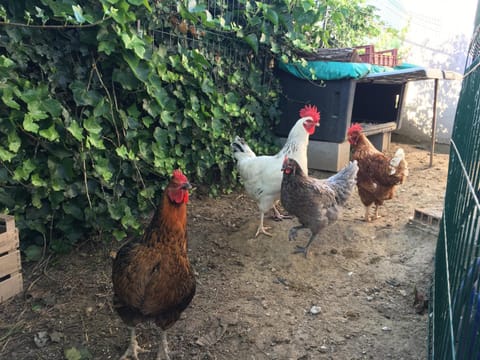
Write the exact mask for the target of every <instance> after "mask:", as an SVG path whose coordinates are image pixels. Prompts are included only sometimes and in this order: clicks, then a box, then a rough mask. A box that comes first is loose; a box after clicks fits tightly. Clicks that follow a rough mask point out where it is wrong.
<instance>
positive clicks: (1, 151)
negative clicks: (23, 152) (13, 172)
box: [0, 146, 15, 162]
mask: <svg viewBox="0 0 480 360" xmlns="http://www.w3.org/2000/svg"><path fill="white" fill-rule="evenodd" d="M14 157H15V154H14V153H12V152H10V151H8V150H7V149H5V148H4V147H2V146H0V160H2V161H6V162H10V161H11V160H12V159H13V158H14Z"/></svg>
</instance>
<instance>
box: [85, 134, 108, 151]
mask: <svg viewBox="0 0 480 360" xmlns="http://www.w3.org/2000/svg"><path fill="white" fill-rule="evenodd" d="M89 146H92V147H94V148H97V149H100V150H105V149H106V147H105V144H104V143H103V140H102V139H101V138H100V136H99V135H96V134H92V135H88V136H87V147H89Z"/></svg>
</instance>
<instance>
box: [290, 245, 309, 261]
mask: <svg viewBox="0 0 480 360" xmlns="http://www.w3.org/2000/svg"><path fill="white" fill-rule="evenodd" d="M293 253H294V254H303V256H304V257H305V258H306V257H307V254H308V246H305V247H303V246H300V245H297V246H296V248H295V250H294V251H293Z"/></svg>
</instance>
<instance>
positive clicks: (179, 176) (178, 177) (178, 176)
mask: <svg viewBox="0 0 480 360" xmlns="http://www.w3.org/2000/svg"><path fill="white" fill-rule="evenodd" d="M172 178H173V179H175V180H176V181H178V182H182V183H183V182H188V179H187V177H186V176H185V175H183V173H182V170H180V169H176V170H173V173H172Z"/></svg>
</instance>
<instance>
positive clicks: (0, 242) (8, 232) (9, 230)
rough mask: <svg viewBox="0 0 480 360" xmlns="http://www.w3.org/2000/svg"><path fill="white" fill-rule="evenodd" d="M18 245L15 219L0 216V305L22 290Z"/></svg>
mask: <svg viewBox="0 0 480 360" xmlns="http://www.w3.org/2000/svg"><path fill="white" fill-rule="evenodd" d="M19 244H20V241H19V236H18V229H17V228H16V227H15V218H14V217H13V216H9V215H0V303H2V302H4V301H5V300H7V299H10V298H11V297H12V296H15V295H17V294H18V293H20V292H21V291H22V290H23V279H22V263H21V258H20V250H19V249H18V247H19Z"/></svg>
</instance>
